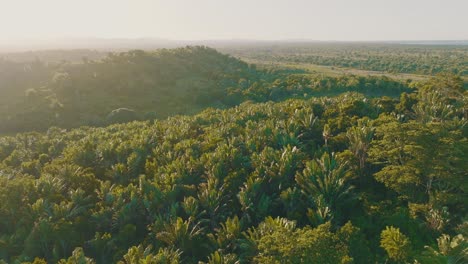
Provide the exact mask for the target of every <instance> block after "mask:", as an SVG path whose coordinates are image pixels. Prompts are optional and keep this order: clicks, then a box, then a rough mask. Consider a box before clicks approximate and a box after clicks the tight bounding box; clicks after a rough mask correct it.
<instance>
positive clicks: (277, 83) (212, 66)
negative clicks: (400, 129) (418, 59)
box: [0, 47, 410, 133]
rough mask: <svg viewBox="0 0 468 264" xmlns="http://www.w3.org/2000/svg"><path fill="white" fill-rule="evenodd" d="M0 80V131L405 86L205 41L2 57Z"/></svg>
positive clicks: (395, 90)
mask: <svg viewBox="0 0 468 264" xmlns="http://www.w3.org/2000/svg"><path fill="white" fill-rule="evenodd" d="M72 54H74V53H72ZM0 82H1V83H0V98H1V99H0V124H1V126H0V133H15V132H20V131H34V130H35V131H45V130H47V129H48V128H49V127H51V126H59V127H63V128H72V127H78V126H82V125H90V126H103V125H107V124H110V123H116V122H117V123H118V122H128V121H132V120H152V119H155V118H166V117H168V116H171V115H174V114H194V113H198V112H199V111H201V110H202V109H205V108H207V107H215V108H227V107H232V106H235V105H238V104H239V103H242V102H244V101H247V100H251V101H254V102H266V101H270V100H272V101H281V100H284V99H287V98H304V97H305V98H307V97H310V96H317V95H334V94H339V93H341V92H346V91H356V92H361V93H364V94H366V95H368V96H382V95H387V96H393V97H395V96H399V94H400V93H401V92H404V91H406V92H408V91H409V90H410V88H409V87H408V86H409V83H402V82H398V81H395V80H392V79H388V78H386V77H357V76H352V75H348V76H341V77H327V76H310V75H307V74H304V73H303V72H301V71H300V70H271V69H270V70H258V69H256V67H255V65H248V64H246V63H245V62H242V61H240V60H237V59H234V58H232V57H230V56H227V55H223V54H221V53H218V52H217V51H215V50H213V49H210V48H206V47H187V48H179V49H173V50H164V49H163V50H159V51H156V52H144V51H130V52H124V53H111V54H109V55H108V56H107V57H105V58H104V59H101V60H97V61H93V60H86V59H84V60H83V61H82V62H81V63H70V62H59V63H53V62H48V63H46V62H43V61H41V60H35V61H33V62H11V61H6V60H3V61H0Z"/></svg>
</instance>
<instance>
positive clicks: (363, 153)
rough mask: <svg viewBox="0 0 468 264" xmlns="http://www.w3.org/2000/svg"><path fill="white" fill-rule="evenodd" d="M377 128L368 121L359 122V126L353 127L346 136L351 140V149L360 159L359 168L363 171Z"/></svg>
mask: <svg viewBox="0 0 468 264" xmlns="http://www.w3.org/2000/svg"><path fill="white" fill-rule="evenodd" d="M374 131H375V128H374V127H372V126H370V125H369V122H368V121H363V122H359V124H358V126H357V127H351V128H350V129H349V130H348V131H347V132H346V136H347V137H348V140H349V149H350V150H351V152H352V153H353V155H354V156H355V157H356V158H357V159H358V160H359V170H360V171H361V172H362V170H363V169H364V166H365V165H366V160H367V150H368V149H369V146H370V143H371V141H372V138H373V137H374Z"/></svg>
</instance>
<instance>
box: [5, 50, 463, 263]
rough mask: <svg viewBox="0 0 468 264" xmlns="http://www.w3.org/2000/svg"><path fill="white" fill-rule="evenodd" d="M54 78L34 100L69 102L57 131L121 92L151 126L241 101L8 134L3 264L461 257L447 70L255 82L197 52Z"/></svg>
mask: <svg viewBox="0 0 468 264" xmlns="http://www.w3.org/2000/svg"><path fill="white" fill-rule="evenodd" d="M201 54H203V58H201V57H200V55H201ZM168 58H171V59H170V61H171V62H173V63H166V61H165V60H166V59H168ZM176 59H177V60H176ZM163 61H164V62H165V63H164V64H163V65H164V67H159V66H157V65H158V63H161V64H162V63H163ZM175 61H177V62H181V63H175ZM202 62H203V63H202ZM155 65H156V66H155ZM35 67H39V68H41V67H46V66H39V65H37V66H35ZM60 67H61V68H60V69H61V70H60V71H59V74H57V73H56V72H55V70H54V71H49V73H52V72H55V73H54V74H53V75H54V76H52V77H51V78H52V79H53V80H54V81H53V82H52V83H50V82H48V81H46V82H47V83H46V84H44V85H45V86H44V87H45V88H37V89H35V90H34V91H28V93H27V96H28V97H27V98H30V99H28V100H36V99H38V98H42V99H40V100H50V101H48V102H47V103H44V104H45V105H49V104H50V103H52V102H55V103H56V104H58V105H59V108H60V109H63V110H60V111H63V112H55V113H54V114H56V113H59V116H58V120H62V119H60V117H61V116H62V115H63V116H64V119H63V120H62V121H60V122H64V123H60V122H58V121H57V123H54V122H55V121H54V122H50V123H47V124H46V126H48V125H50V124H56V125H63V124H65V125H69V126H73V125H76V124H81V122H82V120H87V119H86V118H83V117H81V116H82V115H85V114H88V115H94V116H99V115H105V114H106V113H108V112H110V111H112V109H115V108H118V107H121V106H122V105H121V104H120V103H121V101H120V100H123V99H121V98H126V99H125V100H127V101H126V105H125V106H127V107H129V108H133V109H135V110H138V111H142V112H144V111H149V110H150V109H156V108H150V107H149V105H156V106H158V107H159V106H164V107H161V108H157V109H160V110H159V111H160V112H159V113H157V114H160V115H162V114H166V113H169V112H172V113H176V112H177V111H179V110H174V109H171V110H170V111H169V110H167V109H168V108H169V107H171V105H170V103H177V104H176V106H177V107H181V106H184V107H185V106H186V107H188V106H193V105H197V104H201V105H205V106H210V105H212V103H214V102H217V101H220V102H222V104H225V105H233V107H231V108H229V109H224V110H223V109H215V108H209V109H206V110H205V111H203V112H201V113H199V114H195V115H191V116H189V115H178V116H172V117H169V118H167V119H165V120H148V121H135V122H129V123H125V124H114V125H110V126H107V127H82V128H75V129H68V130H67V129H64V128H63V127H62V128H57V127H51V128H48V129H47V130H45V131H44V132H42V133H38V132H27V133H19V134H15V135H12V136H3V137H0V200H1V201H2V202H1V203H0V259H2V260H3V262H5V263H20V262H27V263H28V262H29V263H36V264H38V263H57V262H58V263H116V262H118V263H125V264H133V263H213V264H214V263H385V262H386V263H466V262H467V261H468V258H467V251H468V249H467V241H466V238H467V236H468V233H467V230H468V229H467V222H466V213H467V212H466V209H467V208H466V203H467V200H466V197H467V196H466V188H467V181H466V176H467V171H468V167H467V164H468V156H467V155H466V153H468V142H467V133H468V130H467V126H466V118H467V112H466V108H467V101H466V98H467V97H466V95H467V92H466V91H465V90H464V89H463V82H462V80H461V79H460V78H458V77H456V76H452V75H441V76H438V77H437V78H433V79H430V80H428V81H422V82H419V83H412V84H411V85H408V84H406V83H400V82H396V81H392V80H390V79H385V78H384V79H382V78H370V77H369V78H365V77H357V76H343V77H336V78H335V77H326V76H321V77H320V76H318V77H317V76H316V77H311V76H307V75H303V74H302V73H300V72H296V73H288V74H286V73H281V72H268V71H262V72H259V71H257V70H256V69H255V68H254V67H252V66H248V65H246V64H244V63H242V62H240V61H238V60H235V59H232V58H230V57H227V56H222V55H220V54H218V53H217V52H215V51H213V50H210V49H205V48H188V49H181V50H176V51H160V52H157V53H154V54H148V53H143V52H129V53H123V54H120V55H111V56H109V57H108V58H106V59H104V60H103V61H100V62H88V63H85V64H82V65H81V64H80V65H61V66H60ZM46 69H47V67H46ZM149 69H151V74H149V72H150V70H149ZM34 72H36V71H34ZM47 72H48V71H47V70H45V73H44V76H46V75H47ZM281 74H284V75H281ZM44 76H42V75H39V74H38V75H34V77H35V78H38V80H48V78H49V77H47V78H43V77H44ZM155 76H156V77H155ZM161 76H163V77H164V78H162V77H161ZM278 76H284V78H278ZM31 78H33V75H31ZM18 81H21V82H23V81H24V82H26V80H18ZM189 84H190V85H189ZM192 84H193V86H192ZM198 84H199V85H198ZM220 84H221V86H220ZM21 85H26V84H24V83H22V84H21ZM76 87H79V89H78V88H76ZM155 87H157V92H155V91H153V90H152V89H156V88H155ZM168 87H171V89H168ZM174 87H178V88H179V89H180V90H183V89H186V90H187V92H180V91H179V90H178V95H179V96H180V97H177V95H175V94H173V93H174V92H175V91H174V90H172V89H173V88H174ZM385 89H387V90H385ZM215 91H219V93H214V92H215ZM273 91H275V92H273ZM10 92H11V91H10ZM326 92H328V93H329V94H328V96H325V95H326V94H325V93H326ZM359 92H360V93H359ZM44 94H48V96H43V97H40V96H42V95H44ZM305 94H306V95H305ZM138 95H141V96H139V97H138V100H136V99H135V98H137V96H138ZM182 95H183V96H182ZM234 95H235V97H229V96H234ZM312 95H313V96H312ZM384 95H386V96H384ZM31 96H32V97H31ZM173 97H175V98H173ZM34 98H36V99H34ZM142 98H143V99H142ZM228 98H229V100H231V101H227V100H228ZM287 98H292V99H287ZM283 99H287V100H283ZM19 100H21V99H19ZM38 100H39V99H38ZM133 100H134V101H133ZM146 100H147V101H146ZM246 100H248V102H246ZM268 101H269V102H268ZM272 101H279V102H272ZM24 104H25V105H19V106H18V107H24V108H20V109H27V108H26V106H27V105H33V104H32V103H29V102H27V101H24ZM237 104H240V105H238V106H236V105H237ZM38 105H41V104H40V102H38ZM37 109H41V108H34V109H30V111H31V113H32V112H35V113H37V112H38V111H37ZM76 109H80V111H76ZM11 111H13V110H11ZM15 111H18V112H12V113H15V114H16V113H23V112H20V111H19V110H15ZM48 111H49V110H48ZM87 111H92V112H87ZM163 111H167V112H163ZM181 112H186V111H181ZM78 114H79V115H80V116H76V115H78ZM34 120H35V119H34ZM41 120H42V119H41ZM55 120H57V119H55ZM3 122H5V121H3ZM3 122H2V125H3V124H5V123H3ZM31 122H32V121H31ZM67 122H70V123H67ZM75 122H77V123H75ZM7 124H8V122H7ZM35 125H37V124H35ZM65 127H66V126H65ZM44 128H45V126H44ZM2 260H0V262H2Z"/></svg>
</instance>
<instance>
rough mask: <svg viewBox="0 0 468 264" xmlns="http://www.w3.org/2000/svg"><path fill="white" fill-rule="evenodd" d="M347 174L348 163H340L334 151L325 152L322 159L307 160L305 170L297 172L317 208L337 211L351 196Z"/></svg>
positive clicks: (302, 187) (303, 187)
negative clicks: (330, 152)
mask: <svg viewBox="0 0 468 264" xmlns="http://www.w3.org/2000/svg"><path fill="white" fill-rule="evenodd" d="M345 174H346V164H339V163H338V162H337V161H336V159H335V155H334V153H332V154H331V155H330V154H328V153H324V154H323V155H322V157H321V158H320V159H317V160H313V161H310V162H307V164H306V168H305V169H304V171H303V172H302V173H297V174H296V182H297V184H298V185H299V187H300V188H301V189H302V192H303V193H304V194H306V195H307V196H308V197H309V199H310V201H312V202H313V203H314V204H315V206H316V207H317V210H319V211H331V213H335V210H336V209H337V208H338V206H342V205H343V204H344V201H345V200H347V199H349V198H350V191H351V189H352V187H351V186H350V185H349V184H348V183H347V181H346V179H345ZM317 201H320V202H317ZM319 207H320V208H319ZM327 207H328V209H327ZM327 214H328V213H327Z"/></svg>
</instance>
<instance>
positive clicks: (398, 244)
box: [380, 226, 411, 262]
mask: <svg viewBox="0 0 468 264" xmlns="http://www.w3.org/2000/svg"><path fill="white" fill-rule="evenodd" d="M380 246H381V247H382V248H383V249H385V251H386V252H387V254H388V257H389V258H390V259H392V260H395V261H397V262H403V261H405V260H407V259H408V258H409V256H410V254H411V242H410V241H409V239H408V237H406V236H405V235H404V234H402V233H401V232H400V229H398V228H394V227H393V226H390V227H388V226H387V227H386V228H385V230H383V231H382V233H381V234H380Z"/></svg>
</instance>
